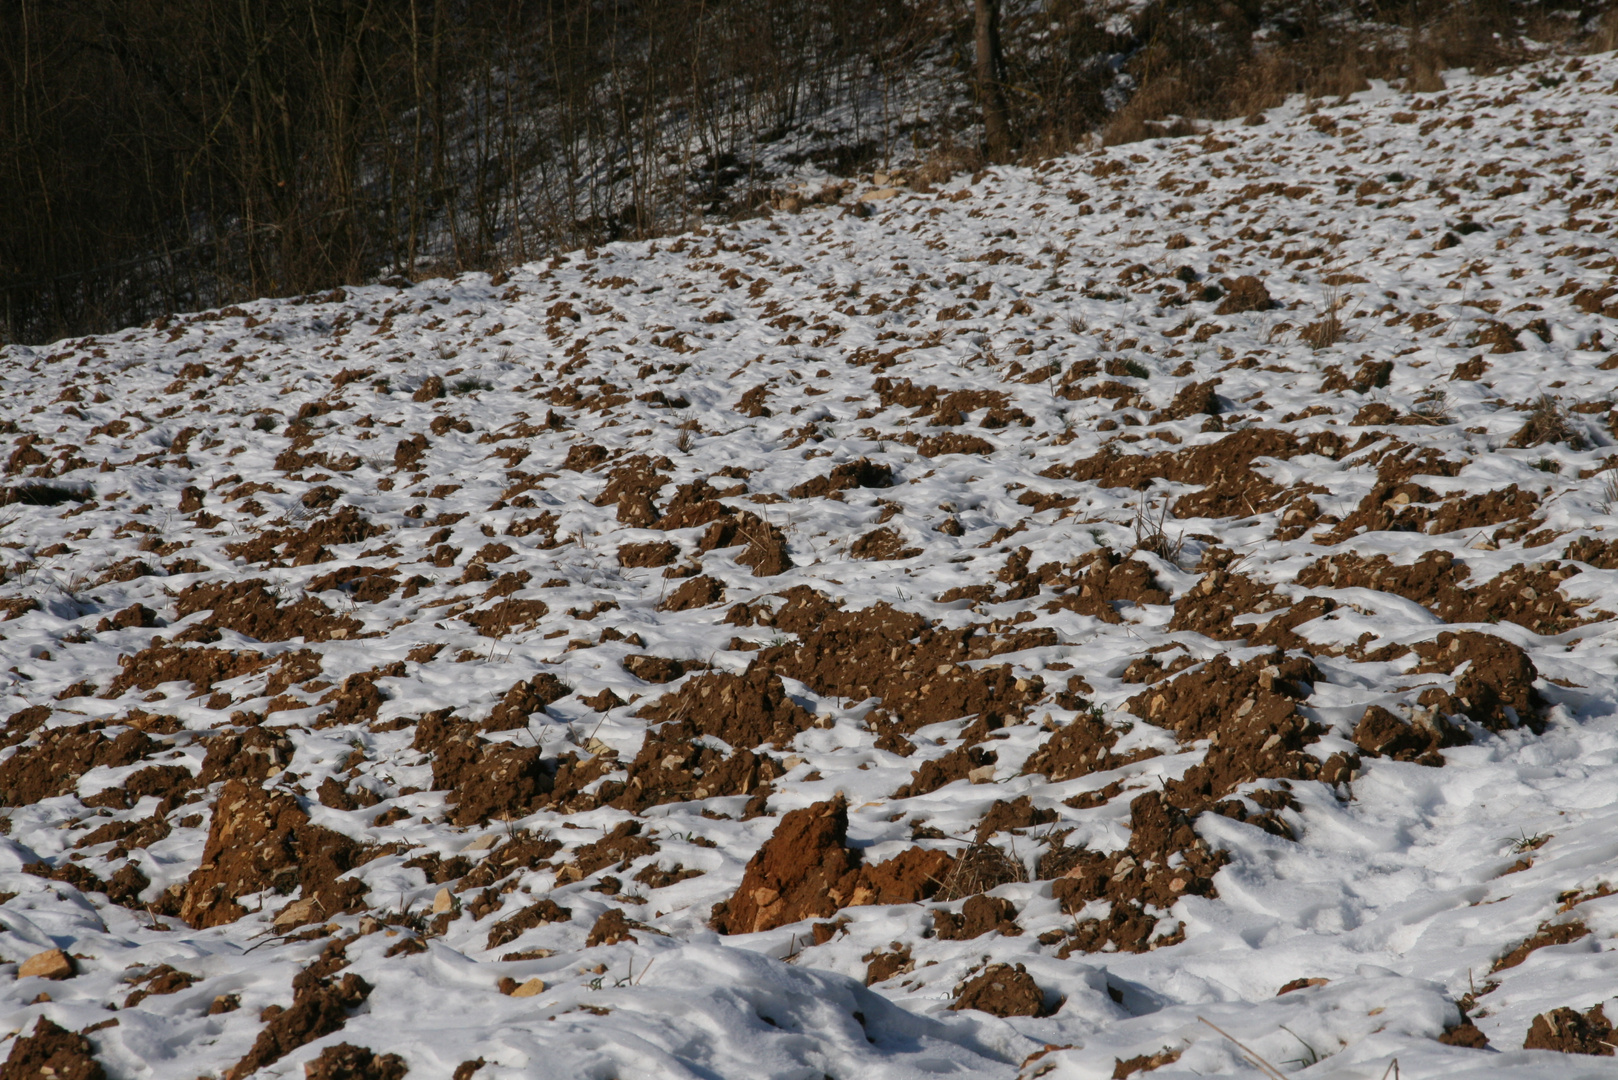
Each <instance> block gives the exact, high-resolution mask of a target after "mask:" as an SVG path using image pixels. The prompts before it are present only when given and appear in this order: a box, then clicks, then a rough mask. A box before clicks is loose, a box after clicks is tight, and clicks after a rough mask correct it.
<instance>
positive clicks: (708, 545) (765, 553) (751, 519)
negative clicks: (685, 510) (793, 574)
mask: <svg viewBox="0 0 1618 1080" xmlns="http://www.w3.org/2000/svg"><path fill="white" fill-rule="evenodd" d="M738 544H742V545H746V550H744V551H743V552H742V553H741V554H740V555H738V556H736V561H737V562H738V563H740V564H741V565H742V566H749V567H752V569H753V576H754V577H773V576H774V575H776V574H781V573H785V572H786V571H787V570H790V569H792V559H791V558H790V557H789V556H788V555H787V541H786V535H785V534H784V533H782V532H781V530H780V529H778V528H776V527H775V526H774V525H771V524H770V523H769V522H767V521H765V520H764V519H763V518H761V517H759V516H758V515H757V514H754V513H751V512H749V511H746V510H741V511H732V510H729V509H728V508H727V509H726V510H725V513H724V514H723V516H720V517H717V518H715V519H714V520H713V521H712V522H710V523H709V525H708V529H707V531H706V532H704V533H703V534H702V539H701V540H700V541H699V542H698V544H697V547H698V550H701V551H714V550H716V549H718V548H728V547H735V546H737V545H738Z"/></svg>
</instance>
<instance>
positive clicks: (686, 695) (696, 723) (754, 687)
mask: <svg viewBox="0 0 1618 1080" xmlns="http://www.w3.org/2000/svg"><path fill="white" fill-rule="evenodd" d="M636 715H637V716H640V717H643V718H645V719H646V720H649V721H651V722H652V723H654V724H655V723H665V722H669V721H681V720H687V721H690V723H691V724H692V725H693V727H694V729H695V731H696V732H697V733H698V734H701V735H712V736H715V737H717V738H720V739H723V740H724V741H725V742H726V743H728V744H730V745H731V746H736V747H742V748H745V749H754V748H756V747H758V746H760V745H762V744H764V743H766V742H769V743H774V744H775V745H776V746H778V747H785V746H787V745H788V744H790V743H791V742H792V738H793V736H795V735H797V734H798V732H800V731H804V730H807V729H808V728H809V727H810V726H811V725H813V723H814V717H813V716H812V715H811V714H810V713H809V712H807V711H806V710H804V708H803V707H802V706H800V705H798V704H797V703H796V702H794V701H793V700H792V699H791V698H789V697H787V693H786V687H785V685H784V684H783V683H782V682H781V677H780V676H779V675H777V674H775V672H773V671H771V670H770V669H769V668H767V667H764V666H763V665H759V664H753V665H749V667H748V669H747V671H746V672H744V673H743V674H741V675H732V674H729V673H728V672H722V671H721V672H710V673H706V674H702V675H697V676H695V677H693V678H692V679H691V680H690V681H688V682H686V683H685V684H684V685H683V686H681V687H680V689H679V691H678V692H676V693H673V694H665V695H663V696H662V697H660V698H658V699H657V700H656V701H654V702H652V703H651V704H649V705H647V706H645V707H644V708H642V709H641V710H640V711H639V712H638V713H636Z"/></svg>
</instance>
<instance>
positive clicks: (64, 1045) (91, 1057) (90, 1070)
mask: <svg viewBox="0 0 1618 1080" xmlns="http://www.w3.org/2000/svg"><path fill="white" fill-rule="evenodd" d="M0 1080H107V1073H106V1070H104V1069H103V1068H102V1067H101V1063H100V1062H99V1061H97V1060H96V1059H95V1053H94V1049H93V1048H92V1047H91V1046H90V1040H89V1039H86V1038H85V1037H84V1036H83V1035H78V1034H75V1033H73V1032H71V1031H68V1030H67V1029H66V1028H61V1027H57V1026H56V1025H55V1024H53V1023H51V1022H50V1020H48V1019H47V1018H45V1017H43V1016H41V1017H40V1018H39V1020H38V1022H37V1023H35V1024H34V1033H33V1034H32V1035H24V1036H21V1037H20V1038H18V1039H17V1041H16V1042H14V1043H12V1044H11V1053H10V1054H7V1055H6V1062H5V1064H4V1065H0Z"/></svg>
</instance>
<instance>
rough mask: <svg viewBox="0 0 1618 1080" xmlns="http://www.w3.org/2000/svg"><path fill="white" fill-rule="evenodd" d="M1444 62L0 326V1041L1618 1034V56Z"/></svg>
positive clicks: (1135, 1067)
mask: <svg viewBox="0 0 1618 1080" xmlns="http://www.w3.org/2000/svg"><path fill="white" fill-rule="evenodd" d="M1448 79H1449V88H1448V90H1446V91H1444V92H1442V93H1437V94H1422V95H1406V94H1402V93H1399V92H1396V91H1393V90H1389V89H1385V88H1379V89H1377V90H1374V91H1372V92H1370V93H1365V94H1359V95H1356V96H1355V97H1354V98H1353V99H1352V100H1350V101H1346V102H1341V103H1330V102H1322V103H1316V106H1317V107H1305V104H1304V103H1303V102H1301V101H1294V102H1293V103H1292V104H1291V105H1290V106H1289V107H1288V108H1285V109H1280V110H1276V111H1274V112H1272V113H1270V114H1269V115H1268V116H1267V117H1264V118H1263V121H1262V122H1258V123H1255V122H1252V121H1251V120H1250V122H1249V123H1246V124H1241V123H1238V124H1233V125H1228V126H1222V127H1219V128H1217V129H1216V130H1214V131H1213V132H1211V133H1210V134H1208V135H1207V136H1205V137H1195V138H1185V139H1178V140H1164V141H1160V142H1154V143H1139V144H1133V145H1127V146H1120V147H1115V148H1112V149H1109V150H1106V151H1101V152H1097V153H1093V154H1083V155H1077V156H1074V157H1069V158H1064V159H1059V160H1056V161H1052V162H1047V163H1045V164H1043V165H1041V166H1039V167H1037V168H1033V169H1000V170H994V171H990V172H985V173H982V174H979V175H978V176H975V177H971V178H968V177H958V178H957V179H956V180H955V181H953V182H951V183H948V184H946V185H943V186H941V187H940V188H938V189H936V190H931V191H918V190H914V189H912V188H909V187H907V186H906V185H905V178H904V177H880V178H867V179H866V181H863V182H861V183H859V184H856V185H852V186H850V187H848V188H847V189H846V190H842V191H838V192H829V193H823V194H822V196H821V197H820V198H819V199H818V200H816V201H810V200H808V199H799V198H791V199H784V200H783V205H784V207H792V206H795V205H796V204H797V203H799V202H802V203H804V205H802V206H801V207H799V212H796V213H794V212H790V209H788V208H783V209H782V210H781V211H779V212H777V213H776V214H775V215H774V216H773V217H770V218H767V219H759V220H752V221H747V222H744V223H740V224H736V225H730V226H725V227H720V228H711V229H708V230H705V231H699V232H697V233H694V234H691V235H687V236H683V237H679V238H676V239H674V240H660V241H656V242H651V243H643V244H622V245H614V246H612V247H609V248H602V249H599V250H594V251H585V252H576V253H573V254H572V255H570V256H567V257H562V258H558V259H556V260H554V261H553V262H550V263H548V264H535V265H532V266H526V267H523V268H520V269H517V270H514V271H512V272H511V273H510V275H509V276H502V278H501V279H499V280H491V279H489V278H488V277H486V276H483V275H468V276H467V277H465V278H462V279H458V280H455V281H428V282H423V283H421V284H418V285H416V286H414V287H411V288H407V289H396V288H391V287H381V286H377V287H369V288H358V289H351V290H347V292H346V293H344V292H338V293H333V294H331V295H329V296H317V297H307V298H303V299H300V300H293V301H264V302H260V303H255V304H251V305H246V306H244V307H242V308H230V309H226V310H224V311H217V312H208V313H205V314H201V315H191V316H174V317H171V318H169V319H167V320H160V321H159V322H158V323H157V324H154V325H149V326H147V327H144V328H141V329H136V330H132V331H130V332H128V333H123V334H116V335H111V336H107V337H104V338H98V339H85V340H82V341H69V342H61V343H58V344H57V345H54V346H50V347H44V348H39V349H35V350H30V349H26V348H20V347H12V348H10V349H8V350H5V351H4V352H3V353H0V380H3V381H0V395H3V396H0V400H3V402H4V407H3V418H4V419H3V421H0V422H3V425H4V431H5V432H6V433H7V434H6V439H7V440H8V442H9V448H8V449H7V450H6V455H7V459H8V460H7V464H6V476H5V480H4V484H5V495H4V502H5V503H6V505H5V506H4V509H3V510H0V546H3V547H4V548H5V549H6V550H5V551H4V552H3V561H4V584H3V585H0V607H3V608H4V612H5V616H6V621H5V622H4V623H3V624H0V635H3V640H0V654H3V659H0V667H4V668H5V669H6V674H5V675H4V676H3V677H4V679H5V680H6V681H5V687H4V693H5V695H6V696H5V698H4V705H3V708H0V713H4V714H5V715H6V716H7V717H8V720H7V721H6V726H5V728H4V732H3V736H0V742H3V744H4V745H5V746H6V747H7V749H5V750H4V751H0V754H3V755H5V756H4V759H3V760H0V804H3V805H4V806H5V808H6V809H5V810H4V817H3V818H0V831H3V832H4V834H5V835H4V836H3V837H0V850H3V856H0V897H4V903H3V904H0V957H3V958H4V960H5V961H6V963H4V964H0V974H3V976H4V979H3V981H0V995H3V996H0V1002H3V1003H0V1014H3V1015H0V1032H5V1033H10V1034H9V1035H8V1036H7V1042H6V1043H5V1044H3V1045H0V1055H3V1054H10V1062H9V1063H8V1064H7V1065H6V1071H5V1072H4V1078H5V1080H13V1077H19V1078H20V1077H24V1076H38V1075H51V1074H48V1073H45V1072H43V1071H41V1070H43V1069H46V1068H50V1069H54V1070H55V1072H54V1075H56V1076H58V1077H64V1078H66V1077H73V1078H79V1077H83V1078H87V1080H88V1078H92V1077H94V1076H96V1075H98V1073H97V1072H96V1069H97V1068H100V1069H103V1070H104V1072H105V1075H106V1076H108V1077H111V1078H114V1080H124V1078H130V1080H134V1078H145V1077H154V1078H155V1077H164V1078H167V1077H174V1078H190V1077H196V1076H208V1077H216V1076H231V1077H245V1076H247V1075H249V1074H250V1073H251V1074H253V1075H258V1076H287V1077H299V1076H303V1075H305V1067H306V1065H308V1066H310V1068H309V1072H308V1075H310V1076H312V1077H317V1078H323V1080H336V1078H338V1077H366V1078H371V1080H383V1078H392V1077H397V1076H399V1075H401V1074H402V1070H405V1069H408V1075H410V1076H411V1077H413V1078H416V1077H419V1078H428V1077H449V1076H451V1075H453V1076H455V1077H457V1078H458V1080H467V1078H470V1077H476V1078H477V1080H504V1078H516V1077H557V1078H579V1077H593V1078H600V1080H609V1078H617V1080H628V1078H639V1077H658V1078H661V1077H690V1078H698V1077H700V1078H704V1080H708V1078H721V1077H723V1078H731V1077H736V1078H743V1077H745V1078H748V1080H757V1078H765V1077H769V1078H782V1080H788V1078H790V1080H818V1078H820V1077H833V1078H836V1080H859V1078H889V1077H893V1078H898V1077H936V1076H963V1077H965V1076H972V1077H1004V1078H1012V1077H1028V1078H1032V1077H1036V1076H1045V1077H1051V1078H1067V1077H1073V1078H1079V1077H1085V1078H1089V1077H1110V1076H1125V1075H1152V1076H1161V1077H1190V1076H1209V1075H1220V1076H1246V1077H1258V1076H1265V1075H1270V1076H1273V1075H1275V1072H1276V1071H1279V1072H1280V1073H1285V1074H1288V1075H1300V1076H1309V1077H1340V1078H1345V1080H1346V1078H1350V1077H1358V1078H1371V1080H1375V1078H1378V1077H1384V1076H1390V1075H1394V1074H1395V1070H1394V1062H1395V1061H1397V1070H1396V1072H1397V1075H1399V1076H1401V1077H1436V1076H1444V1077H1452V1076H1474V1075H1475V1076H1484V1075H1487V1076H1490V1077H1500V1076H1508V1077H1547V1078H1551V1077H1557V1078H1563V1077H1573V1076H1618V1065H1615V1064H1614V1063H1613V1062H1612V1061H1608V1060H1606V1058H1604V1057H1601V1056H1571V1055H1568V1054H1558V1053H1556V1052H1554V1051H1553V1050H1549V1049H1523V1046H1524V1043H1525V1040H1526V1041H1528V1042H1530V1043H1531V1044H1533V1045H1535V1046H1549V1047H1558V1048H1562V1049H1565V1050H1582V1051H1585V1052H1586V1053H1588V1054H1591V1055H1594V1054H1602V1053H1604V1054H1607V1055H1610V1054H1611V1052H1612V1051H1611V1047H1610V1044H1609V1043H1608V1042H1607V1040H1609V1039H1612V1035H1611V1029H1610V1027H1608V1026H1607V1019H1608V1018H1607V1017H1604V1015H1603V1014H1602V1013H1601V1012H1600V1011H1599V1006H1601V1005H1602V1004H1603V1003H1606V1002H1608V1000H1609V999H1610V998H1613V997H1615V996H1618V951H1615V950H1614V949H1613V948H1612V947H1611V945H1610V944H1609V943H1610V942H1613V941H1614V938H1615V935H1618V898H1615V897H1618V892H1615V893H1613V896H1609V895H1608V894H1609V892H1613V890H1614V889H1615V888H1618V711H1615V709H1618V636H1615V633H1614V624H1613V622H1612V620H1613V619H1614V615H1613V612H1614V611H1615V610H1618V516H1615V515H1618V505H1615V504H1618V470H1609V471H1603V470H1604V469H1607V466H1608V465H1609V463H1611V462H1612V461H1613V459H1612V458H1611V457H1610V455H1611V454H1612V447H1613V446H1614V445H1615V444H1618V437H1615V435H1614V431H1613V425H1614V423H1615V422H1618V412H1615V411H1614V409H1615V399H1618V348H1615V347H1618V194H1615V188H1618V179H1615V177H1618V154H1615V153H1614V149H1613V134H1614V132H1615V130H1618V57H1615V56H1613V55H1610V54H1609V55H1606V56H1600V57H1588V58H1584V59H1583V60H1582V61H1572V62H1569V61H1567V60H1565V59H1561V60H1556V61H1546V62H1544V63H1541V64H1538V65H1534V66H1530V67H1526V68H1521V69H1518V70H1515V71H1512V72H1509V73H1507V74H1503V75H1500V76H1497V77H1492V78H1487V79H1472V78H1470V77H1468V76H1465V75H1464V74H1462V73H1450V74H1449V76H1448ZM1254 119H1257V118H1254ZM809 194H813V193H809ZM1608 528H1612V529H1614V536H1613V537H1607V536H1606V534H1605V531H1606V530H1607V529H1608ZM52 950H61V954H60V955H58V954H54V953H53V952H52ZM36 970H43V971H44V972H45V974H33V973H32V972H34V971H36ZM24 971H27V972H29V974H24ZM50 975H56V976H59V977H57V978H51V977H48V976H50ZM1283 989H1286V990H1287V992H1285V993H1283V994H1278V991H1280V990H1283ZM1556 1010H1564V1011H1561V1012H1558V1011H1556ZM1566 1010H1573V1011H1572V1012H1568V1011H1566ZM41 1018H44V1019H46V1020H48V1021H50V1023H51V1024H54V1025H56V1026H57V1027H56V1028H52V1027H49V1026H46V1025H45V1024H43V1023H42V1022H41ZM1536 1018H1538V1019H1536ZM1610 1019H1614V1020H1618V1013H1615V1014H1613V1016H1612V1017H1611V1018H1610ZM58 1028H59V1029H60V1030H57V1029H58ZM1531 1029H1533V1031H1534V1032H1535V1034H1534V1036H1532V1037H1530V1030H1531ZM79 1032H83V1033H84V1034H83V1035H82V1036H80V1035H78V1034H75V1033H79ZM1485 1040H1486V1042H1487V1045H1486V1046H1485V1045H1483V1044H1484V1043H1485ZM1613 1041H1614V1042H1618V1039H1613ZM345 1044H346V1046H347V1047H348V1048H347V1049H344V1050H338V1049H336V1048H337V1047H339V1046H340V1045H345ZM356 1048H365V1049H363V1050H361V1049H356ZM91 1054H93V1057H94V1061H95V1062H99V1066H96V1065H93V1064H91V1059H90V1056H89V1055H91ZM50 1055H55V1057H54V1058H52V1057H50ZM389 1055H395V1056H389ZM1154 1069H1155V1071H1152V1070H1154ZM255 1070H257V1071H256V1072H255Z"/></svg>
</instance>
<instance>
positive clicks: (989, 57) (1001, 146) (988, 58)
mask: <svg viewBox="0 0 1618 1080" xmlns="http://www.w3.org/2000/svg"><path fill="white" fill-rule="evenodd" d="M975 8H976V15H977V19H976V22H977V26H976V32H975V34H974V44H975V46H976V51H977V84H978V85H977V90H978V101H979V102H980V103H981V104H982V107H983V142H984V150H985V151H986V152H987V154H988V156H989V160H990V161H993V162H1004V161H1007V160H1009V159H1010V157H1011V123H1010V121H1009V120H1008V119H1007V116H1006V95H1005V92H1004V90H1003V89H1002V88H1001V85H1000V73H1001V70H1002V68H1003V66H1004V65H1003V62H1002V60H1001V56H1000V0H975Z"/></svg>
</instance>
